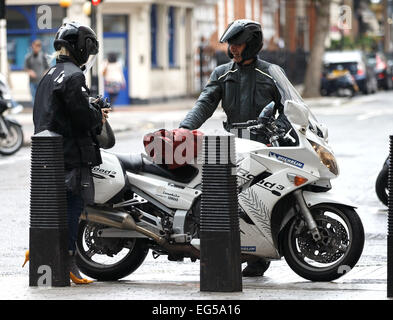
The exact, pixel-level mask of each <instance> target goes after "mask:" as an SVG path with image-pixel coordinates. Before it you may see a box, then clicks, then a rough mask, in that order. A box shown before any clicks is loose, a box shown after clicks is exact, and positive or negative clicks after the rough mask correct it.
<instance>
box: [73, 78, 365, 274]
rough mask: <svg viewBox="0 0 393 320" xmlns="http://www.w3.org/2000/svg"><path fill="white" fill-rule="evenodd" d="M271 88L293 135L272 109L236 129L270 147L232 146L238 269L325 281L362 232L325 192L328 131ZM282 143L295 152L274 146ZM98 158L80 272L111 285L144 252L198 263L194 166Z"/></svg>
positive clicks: (345, 266)
mask: <svg viewBox="0 0 393 320" xmlns="http://www.w3.org/2000/svg"><path fill="white" fill-rule="evenodd" d="M275 79H276V81H277V82H278V86H279V88H280V89H282V88H284V85H285V89H283V90H281V95H282V98H283V99H285V103H284V114H285V115H286V117H287V119H288V120H289V122H290V124H291V126H292V128H291V129H290V130H289V131H287V132H285V131H284V132H283V130H281V129H280V128H279V127H278V126H277V125H276V123H275V120H274V117H273V108H272V105H270V106H267V107H265V108H264V110H263V112H262V114H261V116H260V118H259V119H258V120H256V121H248V122H246V123H238V124H233V127H234V128H247V130H250V131H251V132H257V133H263V134H264V135H265V137H267V138H268V140H269V143H268V144H263V143H260V142H257V141H252V140H249V139H240V138H236V152H237V157H236V158H237V163H236V166H237V178H238V180H237V181H238V190H239V193H238V202H239V206H240V211H241V214H240V216H239V220H240V236H241V254H242V262H245V261H248V260H250V259H252V258H254V259H255V257H263V258H265V259H267V260H279V259H281V258H282V257H283V256H284V257H285V259H286V261H287V263H288V265H289V266H290V267H291V269H292V270H293V271H294V272H296V273H297V274H298V275H300V276H301V277H303V278H305V279H308V280H311V281H332V280H335V279H337V278H339V277H341V276H342V275H343V274H345V273H346V272H348V271H349V270H350V269H352V268H353V267H354V266H355V265H356V263H357V261H358V260H359V258H360V256H361V253H362V251H363V245H364V230H363V226H362V222H361V220H360V218H359V216H358V215H357V213H356V211H355V206H354V205H353V204H351V203H350V202H349V201H346V200H341V199H340V197H337V196H335V195H333V194H331V193H330V192H329V190H330V189H331V185H330V179H332V178H335V177H337V176H338V174H339V170H338V166H337V163H336V159H335V157H334V155H333V152H332V150H331V148H330V147H329V145H328V143H327V141H328V139H327V136H328V135H327V129H326V128H325V127H324V126H322V125H321V124H320V123H318V121H317V120H316V118H315V117H314V116H313V115H312V113H311V111H310V110H309V109H308V108H307V107H306V106H305V104H304V103H303V102H302V100H301V98H300V96H299V95H298V94H297V92H296V90H295V89H294V88H293V87H292V86H291V85H290V83H289V82H284V81H285V79H286V78H285V79H284V78H283V79H281V78H280V77H279V75H276V77H275ZM277 79H281V82H282V83H281V84H280V82H279V81H278V80H277ZM267 119H268V120H269V121H266V120H267ZM282 141H291V144H292V146H280V142H282ZM102 158H103V163H102V164H101V165H100V166H98V167H95V168H93V175H94V184H95V202H96V204H95V205H94V206H89V207H87V208H86V213H85V214H83V215H82V219H81V222H80V227H79V234H78V240H77V247H78V257H77V263H78V266H79V267H80V269H81V271H82V272H83V273H85V274H86V275H88V276H89V277H92V278H95V279H99V280H117V279H120V278H123V277H125V276H127V275H129V274H131V273H132V272H134V271H135V270H136V269H137V268H138V267H139V266H140V265H141V264H142V262H143V261H144V259H145V257H146V255H147V253H148V251H149V249H151V250H152V251H153V257H157V256H159V255H168V259H169V260H174V261H176V260H182V259H183V258H185V257H188V258H191V260H192V261H196V259H198V258H199V253H200V245H199V244H200V242H199V220H200V199H201V191H200V190H201V171H202V170H201V164H198V163H197V164H187V165H185V166H182V167H180V168H177V169H174V170H168V169H166V168H165V166H163V165H159V164H155V163H153V162H151V161H149V159H148V157H146V156H142V155H141V154H131V155H130V154H128V155H116V154H112V153H109V152H105V151H103V152H102ZM229 263H231V262H229Z"/></svg>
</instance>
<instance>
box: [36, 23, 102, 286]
mask: <svg viewBox="0 0 393 320" xmlns="http://www.w3.org/2000/svg"><path fill="white" fill-rule="evenodd" d="M54 47H55V49H56V51H57V54H58V57H57V59H56V65H55V66H54V67H52V68H51V69H50V70H49V71H48V72H47V73H46V74H45V76H44V77H43V78H42V80H41V81H40V83H39V85H38V88H37V93H36V98H35V101H34V113H33V121H34V132H35V133H39V132H41V131H44V130H49V131H53V132H56V133H58V134H60V135H62V136H63V150H64V166H65V178H66V181H65V183H66V188H67V215H68V228H69V244H68V250H69V253H70V262H69V263H70V271H71V272H72V273H73V275H74V276H76V277H77V278H79V279H81V280H84V279H82V277H81V276H80V274H79V270H78V269H77V267H76V263H75V252H76V245H75V241H76V237H77V231H78V223H79V216H80V214H81V212H82V210H83V207H84V205H85V204H88V203H90V202H92V201H94V187H93V180H92V176H91V171H90V169H91V167H93V166H96V165H99V164H101V163H102V161H101V155H100V150H99V146H98V142H97V138H96V135H97V134H99V133H100V131H101V129H102V125H103V123H104V122H105V121H106V118H107V112H108V109H101V108H100V104H99V102H100V101H99V99H97V100H95V101H94V102H95V103H90V102H89V89H88V88H87V86H86V80H85V76H84V73H83V71H82V69H81V66H84V65H85V64H86V63H87V61H88V60H89V57H92V56H95V55H96V54H97V53H98V42H97V37H96V34H95V32H94V31H93V30H91V29H90V28H89V27H87V26H83V25H81V24H79V23H76V22H71V23H65V24H63V25H62V26H61V27H60V29H59V30H58V32H57V33H56V37H55V41H54ZM82 283H83V281H82Z"/></svg>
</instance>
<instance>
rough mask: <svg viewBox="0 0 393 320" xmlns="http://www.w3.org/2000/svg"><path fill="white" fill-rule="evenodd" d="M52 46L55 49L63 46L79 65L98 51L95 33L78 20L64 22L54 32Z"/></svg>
mask: <svg viewBox="0 0 393 320" xmlns="http://www.w3.org/2000/svg"><path fill="white" fill-rule="evenodd" d="M53 46H54V48H55V50H56V51H57V50H60V48H61V47H65V48H66V49H67V50H68V51H69V52H70V54H71V55H72V57H73V58H74V59H75V60H76V62H77V63H78V64H79V65H83V64H85V63H86V62H87V60H88V59H89V56H90V55H96V54H97V53H98V41H97V35H96V34H95V32H94V31H93V30H92V29H91V28H90V27H88V26H85V25H81V24H79V23H78V22H66V23H64V24H63V25H62V26H61V27H60V28H59V30H58V31H57V33H56V36H55V41H54V42H53Z"/></svg>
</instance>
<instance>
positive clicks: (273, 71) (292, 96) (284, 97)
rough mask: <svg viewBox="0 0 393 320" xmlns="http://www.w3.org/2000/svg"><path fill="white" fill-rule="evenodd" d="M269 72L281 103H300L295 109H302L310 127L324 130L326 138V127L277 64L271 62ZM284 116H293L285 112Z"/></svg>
mask: <svg viewBox="0 0 393 320" xmlns="http://www.w3.org/2000/svg"><path fill="white" fill-rule="evenodd" d="M269 74H270V75H271V76H272V78H273V79H274V82H275V84H276V86H277V88H278V91H279V92H280V95H281V103H282V105H283V106H285V104H286V102H287V101H291V102H293V103H294V104H297V105H299V106H300V105H301V108H298V109H297V110H302V109H303V111H302V112H304V114H307V117H308V120H309V123H310V125H311V127H312V128H314V129H315V130H316V131H317V129H316V127H318V128H319V129H320V131H325V132H324V138H327V129H326V128H325V127H324V126H323V125H322V124H320V123H319V121H318V120H317V118H316V117H315V115H314V114H313V113H312V112H311V110H310V108H309V107H308V106H307V104H306V103H305V101H304V100H303V98H302V97H301V95H300V94H299V92H298V91H297V90H296V88H295V87H294V86H293V85H292V83H291V82H290V81H289V80H288V78H287V76H286V75H285V73H284V71H283V70H282V69H281V68H280V67H279V66H277V65H274V64H273V65H271V66H270V67H269ZM284 113H286V112H285V109H284ZM286 116H287V117H288V119H290V118H293V117H292V116H291V115H287V114H286ZM301 117H303V116H301Z"/></svg>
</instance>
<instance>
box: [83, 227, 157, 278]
mask: <svg viewBox="0 0 393 320" xmlns="http://www.w3.org/2000/svg"><path fill="white" fill-rule="evenodd" d="M103 228H105V227H104V226H102V225H98V224H93V223H86V221H84V220H81V221H80V223H79V229H78V237H77V242H76V245H77V255H76V263H77V266H78V268H79V270H80V271H82V272H83V273H84V274H85V275H87V276H89V277H90V278H93V279H97V280H99V281H116V280H119V279H121V278H124V277H126V276H128V275H129V274H131V273H132V272H134V271H135V270H136V269H138V268H139V266H140V265H141V264H142V263H143V261H144V260H145V258H146V256H147V254H148V252H149V249H148V247H147V246H146V244H145V239H143V238H135V239H132V238H127V239H118V238H109V239H108V238H98V237H97V233H96V232H97V230H99V229H103ZM125 241H128V243H127V246H128V248H126V247H123V245H124V242H125ZM109 248H110V249H109ZM108 250H110V251H108ZM127 250H128V252H127ZM118 255H121V256H122V257H120V260H118V261H116V262H114V263H113V262H112V260H115V259H116V256H118ZM94 256H95V259H93V257H94ZM97 257H98V261H97V259H96V258H97ZM105 260H110V261H111V262H112V263H109V264H105V263H104V262H105ZM103 261H104V262H103Z"/></svg>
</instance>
